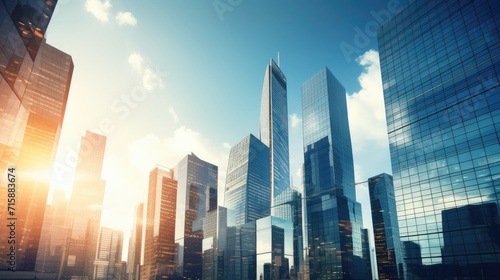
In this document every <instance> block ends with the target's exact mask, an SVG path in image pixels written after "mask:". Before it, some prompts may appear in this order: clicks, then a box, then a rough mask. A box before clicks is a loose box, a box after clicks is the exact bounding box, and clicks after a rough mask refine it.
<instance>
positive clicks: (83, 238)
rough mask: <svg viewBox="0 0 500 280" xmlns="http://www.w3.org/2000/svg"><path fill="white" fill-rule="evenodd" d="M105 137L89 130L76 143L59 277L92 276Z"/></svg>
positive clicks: (97, 232)
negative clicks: (63, 250)
mask: <svg viewBox="0 0 500 280" xmlns="http://www.w3.org/2000/svg"><path fill="white" fill-rule="evenodd" d="M105 148H106V137H105V136H102V135H100V134H96V133H93V132H90V131H87V132H86V133H85V136H83V137H82V141H81V143H80V150H79V152H78V161H77V164H76V170H75V179H74V183H73V191H72V193H71V200H70V205H69V210H68V215H69V219H70V221H71V222H70V225H71V230H70V234H69V236H68V240H67V243H66V244H67V245H66V251H65V253H64V260H63V262H64V265H63V267H62V272H61V275H60V276H61V277H62V279H69V278H71V277H92V276H93V275H94V260H95V257H96V250H97V242H98V239H99V228H100V224H101V214H102V206H103V202H104V191H105V188H106V182H105V181H104V180H102V179H101V172H102V164H103V159H104V150H105Z"/></svg>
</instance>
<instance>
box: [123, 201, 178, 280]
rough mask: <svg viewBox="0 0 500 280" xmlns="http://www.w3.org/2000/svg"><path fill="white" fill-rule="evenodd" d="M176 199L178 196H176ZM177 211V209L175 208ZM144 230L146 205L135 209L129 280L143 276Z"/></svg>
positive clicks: (129, 248)
mask: <svg viewBox="0 0 500 280" xmlns="http://www.w3.org/2000/svg"><path fill="white" fill-rule="evenodd" d="M174 197H176V195H174ZM174 209H175V208H174ZM143 229H144V203H140V204H138V205H137V207H136V208H135V219H134V227H133V228H132V234H131V235H130V240H129V245H128V258H127V274H128V280H139V279H140V276H141V257H142V250H143V248H144V247H143V242H142V236H143V235H142V231H143Z"/></svg>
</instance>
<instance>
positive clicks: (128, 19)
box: [116, 12, 137, 25]
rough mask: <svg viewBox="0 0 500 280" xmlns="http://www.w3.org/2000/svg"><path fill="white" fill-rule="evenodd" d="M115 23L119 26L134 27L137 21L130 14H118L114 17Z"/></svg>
mask: <svg viewBox="0 0 500 280" xmlns="http://www.w3.org/2000/svg"><path fill="white" fill-rule="evenodd" d="M116 21H117V22H118V24H119V25H136V24H137V19H136V18H135V17H134V15H133V14H132V13H131V12H119V13H118V14H117V15H116Z"/></svg>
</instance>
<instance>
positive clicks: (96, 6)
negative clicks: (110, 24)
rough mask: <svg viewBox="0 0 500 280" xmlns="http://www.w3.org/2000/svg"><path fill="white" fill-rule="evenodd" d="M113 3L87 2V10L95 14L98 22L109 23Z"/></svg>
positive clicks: (106, 0)
mask: <svg viewBox="0 0 500 280" xmlns="http://www.w3.org/2000/svg"><path fill="white" fill-rule="evenodd" d="M110 8H111V3H110V2H109V0H104V1H101V0H87V1H85V10H87V12H90V13H91V14H93V15H94V16H95V17H96V18H97V19H98V20H100V21H102V22H107V21H108V20H109V9H110Z"/></svg>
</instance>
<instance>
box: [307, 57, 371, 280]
mask: <svg viewBox="0 0 500 280" xmlns="http://www.w3.org/2000/svg"><path fill="white" fill-rule="evenodd" d="M302 114H303V125H304V127H303V129H304V132H303V135H304V187H305V199H306V210H307V230H308V232H307V236H308V251H309V255H308V258H309V269H310V278H311V279H362V278H363V277H364V276H365V275H366V273H367V272H366V262H365V260H363V249H362V240H361V229H362V219H361V205H360V204H359V203H357V202H356V200H355V199H356V193H355V188H354V166H353V158H352V148H351V136H350V133H349V124H348V119H347V104H346V92H345V89H344V87H343V86H342V85H341V84H340V83H339V81H337V79H336V78H335V77H334V76H333V74H332V73H331V72H330V70H328V68H326V67H325V68H323V69H322V70H321V71H319V72H318V73H316V74H314V75H313V76H312V77H311V78H309V79H308V80H307V81H305V82H304V83H303V85H302Z"/></svg>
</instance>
